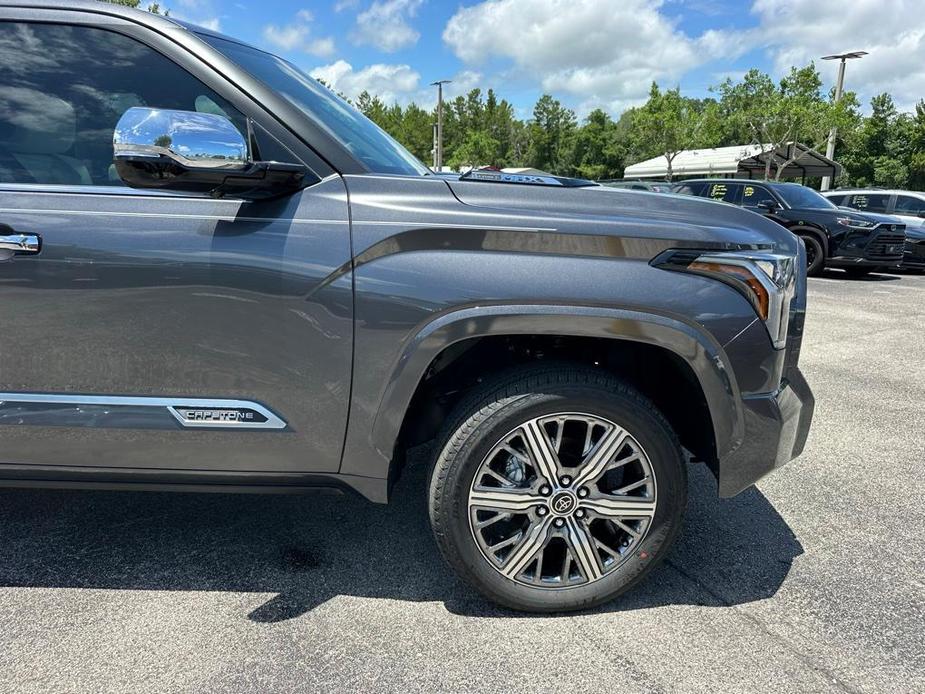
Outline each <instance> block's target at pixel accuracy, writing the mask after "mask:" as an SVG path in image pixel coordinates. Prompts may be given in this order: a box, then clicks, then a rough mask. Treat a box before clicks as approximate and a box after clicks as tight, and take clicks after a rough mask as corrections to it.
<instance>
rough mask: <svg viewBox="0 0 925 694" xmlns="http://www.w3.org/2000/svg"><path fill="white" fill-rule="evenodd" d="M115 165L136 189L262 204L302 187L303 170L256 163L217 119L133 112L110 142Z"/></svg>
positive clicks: (185, 113) (234, 133) (236, 135)
mask: <svg viewBox="0 0 925 694" xmlns="http://www.w3.org/2000/svg"><path fill="white" fill-rule="evenodd" d="M112 148H113V164H115V167H116V171H117V172H118V174H119V177H120V178H121V179H122V180H123V181H125V183H126V184H127V185H129V186H131V187H132V188H157V189H161V190H176V191H186V192H191V193H207V194H209V195H212V196H213V197H224V196H226V195H227V196H232V197H240V198H244V199H245V200H259V199H264V198H271V197H276V196H279V195H284V194H286V193H290V192H292V191H294V190H297V189H298V188H300V187H301V186H302V180H303V179H304V177H305V173H306V169H305V167H304V166H302V165H301V164H284V163H280V162H254V161H251V160H250V158H249V156H248V146H247V142H246V141H245V139H244V136H243V135H242V134H241V133H240V132H238V129H237V128H235V126H234V125H233V124H232V122H231V121H230V120H228V119H227V118H225V117H224V116H219V115H216V114H213V113H197V112H195V111H173V110H167V109H155V108H141V107H133V108H130V109H128V110H127V111H126V112H125V113H124V114H122V117H121V118H120V119H119V122H118V124H117V125H116V129H115V132H114V133H113V137H112Z"/></svg>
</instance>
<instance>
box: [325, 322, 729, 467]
mask: <svg viewBox="0 0 925 694" xmlns="http://www.w3.org/2000/svg"><path fill="white" fill-rule="evenodd" d="M501 335H568V336H575V337H598V338H608V339H615V340H629V341H633V342H640V343H645V344H649V345H653V346H656V347H661V348H664V349H667V350H669V351H670V352H673V353H674V354H676V355H677V356H678V357H680V358H681V359H682V360H683V361H684V362H685V363H686V364H687V365H688V366H689V367H690V369H691V370H692V371H693V373H694V375H695V376H696V378H697V380H698V382H699V384H700V387H701V390H702V391H703V394H704V397H705V399H706V402H707V405H708V407H709V410H710V417H711V419H712V422H713V435H714V440H715V442H716V452H717V455H718V457H719V458H720V459H723V458H725V457H726V456H727V455H728V454H729V453H731V452H732V451H734V450H735V449H737V448H738V447H739V445H740V444H741V443H742V439H743V436H744V430H745V425H744V413H743V405H742V399H741V395H740V392H739V387H738V385H737V383H736V379H735V375H734V373H733V371H732V368H731V365H730V363H729V360H728V358H727V356H726V353H725V352H724V351H723V348H722V346H721V345H720V344H719V343H718V342H717V341H716V340H715V339H714V338H713V337H712V336H711V335H710V334H709V333H707V332H706V331H704V330H703V329H702V328H700V327H698V326H697V325H696V324H692V323H688V322H686V321H682V320H680V319H678V318H676V317H672V316H666V315H661V314H654V313H650V312H642V311H637V310H631V309H614V308H605V307H593V306H559V305H531V304H527V305H510V304H505V305H491V306H475V307H467V308H459V309H455V310H452V311H449V312H446V313H443V314H441V315H439V316H437V317H435V318H433V319H432V320H430V321H429V322H427V323H426V324H424V325H423V326H421V327H420V328H419V329H418V331H417V332H416V333H414V335H413V337H411V338H410V339H409V340H407V341H406V343H405V346H404V348H403V349H402V351H401V354H400V357H399V358H398V360H397V361H396V363H395V364H394V365H393V368H392V370H391V373H390V374H389V375H388V381H387V384H386V385H385V388H384V390H383V391H382V396H381V398H380V400H379V406H378V408H377V414H376V416H375V419H374V421H373V422H372V426H371V428H370V429H367V432H365V433H364V432H362V431H357V430H356V429H355V427H360V428H361V429H362V428H365V427H363V426H362V425H361V424H359V423H358V422H356V421H351V422H350V428H351V429H354V431H353V432H349V433H348V436H347V442H346V444H347V445H346V446H345V450H344V457H343V465H342V466H341V473H344V474H358V475H364V476H371V477H379V478H388V477H389V474H390V472H391V465H392V455H393V452H394V449H395V444H396V442H397V440H398V437H399V433H400V430H401V426H402V422H403V420H404V417H405V413H406V412H407V410H408V407H409V405H410V404H411V399H412V397H413V395H414V393H415V391H416V390H417V387H418V384H419V383H420V382H421V380H422V379H423V377H424V375H425V373H426V372H427V369H428V367H429V366H430V364H431V363H432V362H433V360H434V359H435V358H436V357H437V355H439V354H440V353H441V352H442V351H443V350H445V349H446V348H447V347H449V346H451V345H453V344H455V343H458V342H460V341H462V340H467V339H471V338H474V337H488V336H501ZM351 434H355V435H351Z"/></svg>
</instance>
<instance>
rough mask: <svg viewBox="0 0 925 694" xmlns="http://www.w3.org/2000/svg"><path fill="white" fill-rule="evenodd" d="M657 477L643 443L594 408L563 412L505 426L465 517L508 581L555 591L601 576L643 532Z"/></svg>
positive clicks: (625, 555) (651, 508)
mask: <svg viewBox="0 0 925 694" xmlns="http://www.w3.org/2000/svg"><path fill="white" fill-rule="evenodd" d="M655 509H656V480H655V474H654V471H653V469H652V465H651V463H650V461H649V458H648V456H647V455H646V453H645V451H644V450H643V449H642V446H640V445H639V443H638V442H637V441H636V439H634V438H633V436H632V435H630V433H629V432H627V431H626V430H624V429H622V428H621V427H619V426H618V425H617V424H615V423H614V422H611V421H609V420H607V419H604V418H602V417H599V416H596V415H590V414H584V413H572V412H562V413H555V414H550V415H544V416H542V417H538V418H535V419H531V420H529V421H527V422H524V423H523V424H522V425H520V426H518V427H517V428H516V429H514V430H512V431H510V432H509V433H507V434H506V435H505V436H504V437H502V438H501V440H500V441H498V442H497V443H496V444H495V445H494V446H493V447H492V449H491V450H490V451H489V453H488V455H486V456H485V458H484V460H483V461H482V463H481V464H480V466H479V468H478V470H477V471H476V473H475V477H474V478H473V480H472V485H471V487H470V491H469V498H468V511H469V524H470V528H471V531H472V535H473V538H474V539H475V541H476V543H477V545H478V547H479V549H480V550H481V552H482V555H483V556H484V557H485V559H486V560H487V561H488V562H489V563H490V564H491V565H492V566H493V567H494V568H495V570H497V571H498V572H499V573H500V574H501V575H503V576H505V577H506V578H508V579H510V580H513V581H516V582H518V583H521V584H525V585H528V586H531V587H534V588H547V589H563V588H569V587H572V586H579V585H587V584H588V583H592V582H594V581H597V580H600V579H601V578H603V577H604V576H606V575H607V574H609V573H610V572H612V571H613V570H615V569H616V568H617V567H618V566H620V565H621V564H622V563H623V562H624V561H625V560H626V559H627V558H628V557H629V556H630V555H631V554H632V553H633V552H634V551H635V550H636V548H637V547H638V546H639V544H640V543H641V542H642V541H643V539H644V538H645V536H646V533H647V532H648V529H649V526H650V525H651V523H652V519H653V517H654V515H655Z"/></svg>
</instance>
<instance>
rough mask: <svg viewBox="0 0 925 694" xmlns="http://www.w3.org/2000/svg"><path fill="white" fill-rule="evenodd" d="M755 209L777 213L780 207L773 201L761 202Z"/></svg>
mask: <svg viewBox="0 0 925 694" xmlns="http://www.w3.org/2000/svg"><path fill="white" fill-rule="evenodd" d="M756 207H758V208H760V209H762V210H764V211H765V212H777V211H778V210H779V209H780V205H778V204H777V203H776V202H775V201H773V200H762V201H761V202H759V203H758V204H757V205H756Z"/></svg>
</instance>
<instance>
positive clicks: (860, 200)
mask: <svg viewBox="0 0 925 694" xmlns="http://www.w3.org/2000/svg"><path fill="white" fill-rule="evenodd" d="M823 195H824V196H825V197H827V198H828V199H829V200H831V201H832V202H833V203H834V204H836V205H838V206H839V207H848V208H851V209H855V210H861V211H863V212H882V213H886V214H890V215H893V216H894V217H899V218H900V219H901V220H903V221H904V222H905V223H906V246H905V250H904V253H903V261H902V263H901V264H900V267H901V268H903V269H904V270H916V271H918V272H925V193H922V192H919V191H914V190H883V189H880V188H868V189H866V190H865V189H863V188H857V189H852V190H848V189H843V190H830V191H827V192H825V193H823Z"/></svg>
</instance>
